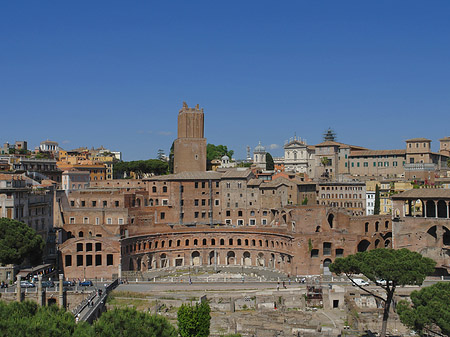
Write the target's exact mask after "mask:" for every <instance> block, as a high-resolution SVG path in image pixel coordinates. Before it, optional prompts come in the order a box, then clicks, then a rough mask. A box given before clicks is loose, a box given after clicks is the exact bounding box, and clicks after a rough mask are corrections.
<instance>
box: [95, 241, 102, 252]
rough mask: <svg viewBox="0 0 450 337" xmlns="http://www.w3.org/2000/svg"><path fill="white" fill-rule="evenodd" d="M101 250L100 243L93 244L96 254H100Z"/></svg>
mask: <svg viewBox="0 0 450 337" xmlns="http://www.w3.org/2000/svg"><path fill="white" fill-rule="evenodd" d="M101 250H102V243H101V242H96V243H95V251H96V252H100V251H101Z"/></svg>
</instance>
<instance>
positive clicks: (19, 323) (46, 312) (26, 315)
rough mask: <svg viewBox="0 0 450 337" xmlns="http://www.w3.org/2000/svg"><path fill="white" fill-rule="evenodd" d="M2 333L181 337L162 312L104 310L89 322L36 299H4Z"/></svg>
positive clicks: (23, 336)
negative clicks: (160, 313) (42, 304)
mask: <svg viewBox="0 0 450 337" xmlns="http://www.w3.org/2000/svg"><path fill="white" fill-rule="evenodd" d="M0 336H15V337H28V336H40V337H46V336H51V337H60V336H63V337H65V336H67V337H68V336H74V337H94V336H95V337H110V336H112V337H122V336H124V337H125V336H135V337H177V336H178V334H177V330H176V328H175V327H174V326H173V325H172V324H170V323H169V321H168V320H167V319H166V318H164V317H162V316H159V315H150V314H148V313H145V312H139V311H137V310H136V309H134V308H125V309H114V310H111V311H107V312H105V313H103V314H102V315H101V316H100V318H99V319H98V320H97V321H95V322H94V324H93V325H89V324H88V323H86V322H78V323H76V322H75V317H74V316H73V315H72V314H71V313H69V312H66V311H65V310H62V309H59V308H58V307H57V306H55V305H51V306H44V307H40V306H38V305H37V304H36V303H35V302H29V301H25V302H21V303H19V302H12V303H9V304H6V303H5V302H0Z"/></svg>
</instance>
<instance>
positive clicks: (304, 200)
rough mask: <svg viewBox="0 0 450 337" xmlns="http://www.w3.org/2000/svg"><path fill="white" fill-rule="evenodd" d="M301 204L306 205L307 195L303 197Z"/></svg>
mask: <svg viewBox="0 0 450 337" xmlns="http://www.w3.org/2000/svg"><path fill="white" fill-rule="evenodd" d="M302 205H308V197H305V199H303V201H302Z"/></svg>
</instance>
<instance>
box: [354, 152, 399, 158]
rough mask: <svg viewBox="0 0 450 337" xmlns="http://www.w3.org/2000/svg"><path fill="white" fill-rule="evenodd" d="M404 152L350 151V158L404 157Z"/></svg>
mask: <svg viewBox="0 0 450 337" xmlns="http://www.w3.org/2000/svg"><path fill="white" fill-rule="evenodd" d="M405 154H406V150H368V151H358V150H356V151H351V152H350V157H361V156H386V155H399V156H401V155H405Z"/></svg>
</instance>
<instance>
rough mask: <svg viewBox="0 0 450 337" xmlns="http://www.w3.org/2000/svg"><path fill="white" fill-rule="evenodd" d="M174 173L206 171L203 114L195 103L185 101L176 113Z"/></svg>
mask: <svg viewBox="0 0 450 337" xmlns="http://www.w3.org/2000/svg"><path fill="white" fill-rule="evenodd" d="M173 151H174V167H173V172H174V173H180V172H193V171H206V138H205V137H204V114H203V109H200V107H199V105H198V104H197V105H196V107H195V108H189V107H188V105H187V104H186V102H183V107H182V108H181V110H180V112H179V113H178V138H177V139H176V140H175V142H174V149H173Z"/></svg>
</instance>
